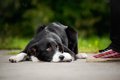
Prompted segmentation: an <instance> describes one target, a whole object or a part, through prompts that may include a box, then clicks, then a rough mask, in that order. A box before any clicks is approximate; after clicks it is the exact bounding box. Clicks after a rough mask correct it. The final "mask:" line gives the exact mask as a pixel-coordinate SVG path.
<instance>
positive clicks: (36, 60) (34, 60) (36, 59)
mask: <svg viewBox="0 0 120 80" xmlns="http://www.w3.org/2000/svg"><path fill="white" fill-rule="evenodd" d="M31 60H32V61H33V62H39V60H38V58H37V57H35V56H31Z"/></svg>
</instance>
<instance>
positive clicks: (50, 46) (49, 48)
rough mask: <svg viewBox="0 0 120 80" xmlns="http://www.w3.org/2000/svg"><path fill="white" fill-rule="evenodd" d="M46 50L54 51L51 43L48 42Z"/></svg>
mask: <svg viewBox="0 0 120 80" xmlns="http://www.w3.org/2000/svg"><path fill="white" fill-rule="evenodd" d="M46 51H48V52H50V51H52V45H51V44H50V43H48V44H47V49H46Z"/></svg>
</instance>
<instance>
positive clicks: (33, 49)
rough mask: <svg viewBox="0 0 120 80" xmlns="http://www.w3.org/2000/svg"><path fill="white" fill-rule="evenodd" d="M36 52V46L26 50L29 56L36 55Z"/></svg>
mask: <svg viewBox="0 0 120 80" xmlns="http://www.w3.org/2000/svg"><path fill="white" fill-rule="evenodd" d="M36 51H37V45H32V46H31V47H30V48H29V49H28V53H29V54H36Z"/></svg>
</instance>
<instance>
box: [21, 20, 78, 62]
mask: <svg viewBox="0 0 120 80" xmlns="http://www.w3.org/2000/svg"><path fill="white" fill-rule="evenodd" d="M57 48H59V51H60V52H62V53H63V52H68V53H70V54H71V55H72V56H73V57H74V58H75V55H76V54H77V53H78V47H77V32H76V31H75V30H74V29H72V28H70V27H66V26H64V25H63V24H61V23H55V22H54V23H51V24H49V25H47V26H45V25H43V26H40V27H39V28H38V30H37V31H36V34H35V36H34V37H33V39H32V40H31V41H30V42H29V43H28V45H27V46H26V47H25V49H24V50H23V51H22V52H24V53H27V54H28V55H29V56H31V55H34V56H36V57H37V58H38V59H39V60H42V61H48V62H49V61H51V59H52V56H53V55H54V53H55V51H56V49H57Z"/></svg>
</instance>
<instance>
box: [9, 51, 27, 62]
mask: <svg viewBox="0 0 120 80" xmlns="http://www.w3.org/2000/svg"><path fill="white" fill-rule="evenodd" d="M26 56H27V54H26V53H24V52H21V53H19V54H17V55H15V56H11V57H10V58H9V61H10V62H12V63H17V62H20V61H23V60H25V57H26Z"/></svg>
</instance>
